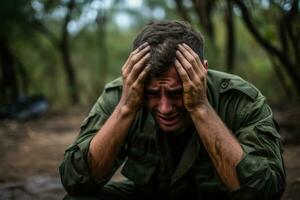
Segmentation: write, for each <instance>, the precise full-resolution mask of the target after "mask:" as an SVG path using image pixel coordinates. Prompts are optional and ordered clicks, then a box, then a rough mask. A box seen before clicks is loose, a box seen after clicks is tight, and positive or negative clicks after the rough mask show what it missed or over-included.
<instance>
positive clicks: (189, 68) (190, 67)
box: [185, 64, 193, 71]
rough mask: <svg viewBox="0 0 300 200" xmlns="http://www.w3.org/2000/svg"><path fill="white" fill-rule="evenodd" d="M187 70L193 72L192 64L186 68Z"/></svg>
mask: <svg viewBox="0 0 300 200" xmlns="http://www.w3.org/2000/svg"><path fill="white" fill-rule="evenodd" d="M185 68H186V70H188V71H192V68H193V67H192V65H191V64H187V65H186V66H185Z"/></svg>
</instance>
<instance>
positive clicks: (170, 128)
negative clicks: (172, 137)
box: [159, 124, 181, 133]
mask: <svg viewBox="0 0 300 200" xmlns="http://www.w3.org/2000/svg"><path fill="white" fill-rule="evenodd" d="M159 127H160V129H161V130H162V131H164V132H167V133H170V132H177V131H179V130H180V129H181V126H180V125H179V124H178V125H174V126H165V125H159Z"/></svg>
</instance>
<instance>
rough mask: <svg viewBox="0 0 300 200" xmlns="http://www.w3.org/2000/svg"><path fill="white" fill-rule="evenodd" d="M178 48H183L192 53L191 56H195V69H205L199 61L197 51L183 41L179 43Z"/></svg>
mask: <svg viewBox="0 0 300 200" xmlns="http://www.w3.org/2000/svg"><path fill="white" fill-rule="evenodd" d="M179 48H181V49H185V50H186V51H188V52H189V53H190V54H192V55H193V57H194V58H195V60H196V62H197V64H198V66H199V67H197V71H198V69H199V70H201V69H205V68H204V66H203V64H202V62H201V60H200V57H199V55H198V54H197V53H195V51H194V50H193V49H192V48H191V47H190V46H188V45H187V44H185V43H182V44H179Z"/></svg>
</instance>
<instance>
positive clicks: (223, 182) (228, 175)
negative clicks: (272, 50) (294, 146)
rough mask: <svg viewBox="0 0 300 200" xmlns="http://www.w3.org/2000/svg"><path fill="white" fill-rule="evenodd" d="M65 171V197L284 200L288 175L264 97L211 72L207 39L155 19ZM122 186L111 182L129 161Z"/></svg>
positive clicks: (250, 87)
mask: <svg viewBox="0 0 300 200" xmlns="http://www.w3.org/2000/svg"><path fill="white" fill-rule="evenodd" d="M133 49H134V50H133V52H132V53H131V54H130V56H129V58H128V59H127V61H126V62H125V64H124V65H123V67H122V78H118V79H116V80H114V81H112V82H111V83H109V84H107V85H106V87H105V89H104V91H103V93H102V95H101V96H100V98H99V99H98V100H97V102H96V104H95V105H94V107H93V109H92V110H91V112H90V114H89V116H88V117H87V118H86V119H85V120H84V122H83V124H82V126H81V132H80V135H79V137H78V138H77V140H76V142H75V143H74V144H73V145H72V146H71V147H69V148H68V149H67V150H66V152H65V157H64V160H63V163H62V164H61V166H60V174H61V178H62V183H63V185H64V186H65V188H66V190H67V192H68V194H69V196H68V197H67V198H66V199H183V198H188V199H255V198H256V199H279V198H280V197H281V195H282V193H283V191H284V185H285V169H284V165H283V160H282V156H281V154H282V151H281V143H280V135H279V134H278V129H277V126H276V124H275V122H274V120H273V115H272V111H271V109H270V107H269V106H268V105H267V104H266V102H265V97H264V96H263V95H262V94H261V93H260V92H259V91H258V90H257V89H256V88H255V87H254V86H253V85H251V84H250V83H248V82H246V81H244V80H243V79H241V78H240V77H238V76H235V75H231V74H227V73H223V72H218V71H214V70H208V62H207V60H205V59H204V57H203V39H202V36H201V35H200V33H198V32H196V31H195V30H193V29H192V28H191V27H190V26H189V25H187V24H186V23H183V22H177V21H170V22H155V23H150V24H149V25H147V26H146V27H145V29H144V30H143V31H142V32H141V33H140V34H139V35H138V36H137V38H136V39H135V41H134V44H133ZM124 160H125V163H124V166H123V168H122V174H123V175H124V176H125V177H126V178H127V179H126V180H124V181H122V182H109V180H110V178H111V177H112V175H113V174H114V172H115V170H116V169H117V168H119V166H120V165H121V164H122V163H123V162H124Z"/></svg>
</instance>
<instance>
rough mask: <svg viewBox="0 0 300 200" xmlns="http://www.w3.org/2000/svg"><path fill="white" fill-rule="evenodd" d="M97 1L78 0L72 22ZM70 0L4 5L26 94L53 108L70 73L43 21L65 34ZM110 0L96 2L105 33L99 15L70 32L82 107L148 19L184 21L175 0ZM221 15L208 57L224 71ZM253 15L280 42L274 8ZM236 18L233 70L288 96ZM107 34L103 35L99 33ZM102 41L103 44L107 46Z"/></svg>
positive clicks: (273, 97) (6, 31)
mask: <svg viewBox="0 0 300 200" xmlns="http://www.w3.org/2000/svg"><path fill="white" fill-rule="evenodd" d="M94 1H96V0H94ZM94 1H93V0H90V1H76V10H75V12H74V13H73V15H72V20H73V21H71V22H72V23H75V22H78V21H80V19H81V18H82V16H83V13H84V12H85V8H86V7H87V6H91V3H93V2H94ZM66 2H68V1H58V0H56V1H51V0H31V1H28V0H4V1H1V3H0V20H1V21H0V23H1V29H0V36H1V35H2V37H3V36H5V38H6V40H7V41H9V44H10V47H11V48H12V50H13V52H14V55H15V56H16V57H17V58H18V59H19V60H20V61H21V62H22V63H23V64H24V66H25V68H26V71H27V72H28V75H29V80H30V83H29V92H28V93H29V94H35V93H43V94H45V95H46V96H47V97H48V98H49V99H50V100H51V102H52V103H53V106H54V108H60V107H62V106H66V105H69V100H68V98H67V96H68V95H67V89H66V76H65V72H64V71H63V63H62V58H61V55H60V52H59V51H58V49H57V47H56V46H55V44H54V43H53V41H54V40H51V39H50V38H49V37H48V36H47V34H45V32H43V31H44V29H42V27H41V26H40V24H42V25H44V26H45V27H46V28H47V29H48V30H50V31H51V33H52V34H53V36H54V37H55V38H57V39H58V38H59V37H60V34H61V26H62V23H63V17H64V13H63V10H64V9H65V8H66ZM104 2H105V1H103V2H102V3H103V4H104ZM112 2H114V3H112V4H110V6H108V7H104V6H103V4H101V1H99V2H98V3H100V4H99V5H102V7H101V6H100V7H98V8H97V12H98V17H99V16H101V15H103V16H104V17H105V18H103V19H102V20H105V26H104V28H105V30H104V32H101V31H99V28H100V26H99V25H101V23H102V22H100V24H99V23H96V19H93V20H91V21H89V22H87V23H86V24H84V25H82V27H84V28H82V29H79V30H77V31H74V32H70V40H69V48H70V54H71V60H72V63H73V65H74V68H75V72H76V74H77V76H76V77H77V79H78V85H79V89H78V90H79V94H80V100H81V103H82V104H83V105H90V104H91V103H92V102H94V101H95V99H96V98H97V97H98V96H99V95H100V93H101V89H102V88H103V87H104V83H105V82H107V81H110V80H112V79H114V78H116V77H118V76H120V69H121V67H122V65H123V63H124V62H125V61H126V59H127V57H128V55H129V53H130V51H131V45H132V41H133V39H134V38H135V36H136V34H137V33H138V32H139V31H140V30H141V29H142V27H143V26H144V25H145V24H146V23H148V22H149V21H150V20H157V19H181V18H180V16H179V15H178V13H177V11H176V8H175V7H174V5H175V4H170V2H172V1H170V2H169V3H168V1H159V0H151V1H149V0H148V1H146V0H144V1H143V4H142V6H143V9H145V10H143V9H141V8H129V7H124V3H122V2H123V1H117V0H115V1H112ZM125 2H126V1H125ZM122 5H123V7H122ZM252 6H253V8H255V7H257V6H259V5H257V4H253V5H252ZM36 7H39V8H40V9H37V8H36ZM155 9H156V11H157V9H161V10H160V11H163V14H162V15H161V16H155ZM271 9H272V12H277V14H278V15H279V14H280V13H279V12H278V11H277V10H276V9H277V8H276V7H274V8H271ZM192 10H193V7H188V12H189V13H190V18H191V20H192V21H191V23H192V25H193V26H194V27H195V28H196V29H197V30H200V31H201V32H203V30H202V27H199V23H198V18H197V16H196V15H195V13H193V12H192ZM146 11H147V12H148V14H146V13H147V12H146ZM120 12H123V13H127V14H128V16H130V17H131V18H130V19H131V20H132V21H131V25H130V27H129V28H121V27H119V26H118V23H117V22H116V18H115V16H116V15H117V14H118V13H120ZM55 13H56V14H55ZM57 13H58V14H57ZM85 14H86V13H85ZM223 14H224V13H223V11H222V10H219V11H216V12H215V14H214V18H213V21H214V27H215V28H216V31H215V32H216V39H215V41H211V40H210V39H209V37H207V35H205V33H204V36H205V38H206V41H205V45H206V46H205V57H206V58H207V59H208V61H209V65H210V68H213V69H220V70H226V66H225V51H224V50H225V42H226V41H225V37H224V35H225V34H226V31H225V25H224V20H223V17H224V15H223ZM253 15H254V17H255V24H256V25H257V26H259V29H260V31H261V32H262V33H263V35H264V36H265V37H266V38H268V39H269V40H271V41H274V43H275V44H276V41H277V40H278V35H277V34H276V33H275V32H274V31H273V30H274V27H273V25H272V24H270V23H268V20H276V18H275V19H272V18H273V17H274V15H270V12H269V11H268V10H265V9H256V10H255V12H253ZM235 20H236V32H237V38H236V45H237V47H236V48H237V49H236V54H237V55H236V66H237V67H236V68H235V70H234V73H237V74H238V75H240V76H242V77H243V78H245V79H246V80H249V81H250V82H253V83H254V84H255V85H256V86H257V87H258V88H259V89H261V90H262V92H263V93H264V94H265V95H266V96H267V97H268V99H270V101H273V102H277V101H279V100H280V99H281V98H283V97H284V92H283V90H282V89H281V86H280V84H279V82H278V80H277V78H276V77H275V75H274V71H273V68H272V64H271V62H270V61H269V57H268V55H266V54H265V53H264V51H263V50H262V49H261V48H260V47H259V45H258V44H257V43H256V42H255V41H254V40H253V38H252V37H251V36H250V35H249V33H248V31H247V30H246V29H245V28H244V26H243V25H242V22H241V21H240V18H239V17H237V18H236V19H235ZM77 26H78V24H77ZM104 33H105V37H104V35H101V34H104ZM100 44H101V45H104V47H105V48H104V49H103V46H102V47H101V45H100ZM101 55H106V56H104V57H103V56H101ZM269 83H272V84H269ZM278 88H280V89H278ZM274 91H276V93H275V92H274Z"/></svg>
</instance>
